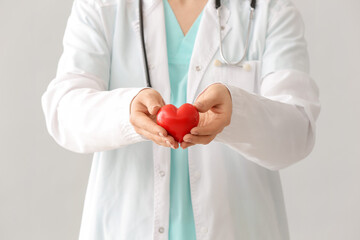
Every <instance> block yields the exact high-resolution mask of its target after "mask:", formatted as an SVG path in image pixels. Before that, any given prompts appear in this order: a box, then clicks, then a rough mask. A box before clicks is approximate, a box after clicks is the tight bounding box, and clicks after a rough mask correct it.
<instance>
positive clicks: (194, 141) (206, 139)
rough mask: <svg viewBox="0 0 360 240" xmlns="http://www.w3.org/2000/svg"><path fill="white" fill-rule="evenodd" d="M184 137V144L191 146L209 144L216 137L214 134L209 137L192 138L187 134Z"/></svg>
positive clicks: (192, 136)
mask: <svg viewBox="0 0 360 240" xmlns="http://www.w3.org/2000/svg"><path fill="white" fill-rule="evenodd" d="M185 137H186V138H185ZM185 137H184V142H187V143H192V144H204V145H206V144H209V143H210V142H211V141H212V140H214V138H215V137H216V134H214V135H209V136H194V135H191V134H188V135H186V136H185Z"/></svg>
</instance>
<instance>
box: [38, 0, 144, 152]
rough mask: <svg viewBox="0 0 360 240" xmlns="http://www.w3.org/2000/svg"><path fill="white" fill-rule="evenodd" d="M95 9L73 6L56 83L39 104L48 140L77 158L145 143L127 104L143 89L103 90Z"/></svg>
mask: <svg viewBox="0 0 360 240" xmlns="http://www.w3.org/2000/svg"><path fill="white" fill-rule="evenodd" d="M93 2H95V1H93ZM96 8H97V6H96V5H95V3H91V1H85V0H75V1H74V4H73V8H72V12H71V15H70V17H69V19H68V22H67V27H66V30H65V35H64V39H63V46H64V51H63V54H62V56H61V58H60V60H59V65H58V70H57V74H56V77H55V79H53V80H52V81H51V82H50V84H49V85H48V87H47V89H46V91H45V92H44V93H43V95H42V98H41V102H42V108H43V112H44V115H45V120H46V126H47V130H48V132H49V133H50V135H51V136H52V137H53V138H54V140H55V141H56V142H57V143H58V144H59V145H60V146H62V147H64V148H66V149H68V150H70V151H73V152H78V153H93V152H99V151H106V150H111V149H115V148H119V147H121V146H125V145H128V144H133V143H137V142H140V141H144V140H146V139H145V138H143V137H142V136H141V135H139V134H137V133H136V132H135V130H134V128H133V127H132V125H131V124H130V122H129V110H130V109H129V108H130V103H131V101H132V99H133V98H134V97H135V96H136V95H137V94H138V93H139V91H140V90H142V89H143V88H118V89H114V90H111V91H109V90H108V80H109V72H110V71H109V70H110V50H109V49H110V47H109V44H108V43H107V40H106V35H105V34H104V28H103V26H102V22H101V17H100V16H99V11H97V9H96Z"/></svg>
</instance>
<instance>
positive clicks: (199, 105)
mask: <svg viewBox="0 0 360 240" xmlns="http://www.w3.org/2000/svg"><path fill="white" fill-rule="evenodd" d="M194 107H196V109H197V110H198V111H199V112H201V113H204V112H207V111H209V110H210V108H212V107H213V103H212V101H209V99H205V98H204V97H201V96H200V97H199V98H198V99H197V100H196V102H195V103H194Z"/></svg>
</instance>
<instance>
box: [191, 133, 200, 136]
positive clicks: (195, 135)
mask: <svg viewBox="0 0 360 240" xmlns="http://www.w3.org/2000/svg"><path fill="white" fill-rule="evenodd" d="M191 134H192V135H195V136H197V135H199V133H198V132H192V133H191Z"/></svg>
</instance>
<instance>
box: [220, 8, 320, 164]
mask: <svg viewBox="0 0 360 240" xmlns="http://www.w3.org/2000/svg"><path fill="white" fill-rule="evenodd" d="M277 2H285V1H277ZM273 9H274V10H273V13H271V14H272V15H271V14H270V16H271V18H270V22H269V25H268V30H267V37H266V46H265V51H264V54H263V65H262V71H261V72H262V73H261V74H262V76H263V77H262V78H261V80H262V82H261V84H260V90H259V94H255V93H249V92H247V91H245V90H243V89H241V88H238V87H235V86H232V85H228V84H226V86H227V87H228V89H229V91H230V93H231V97H232V103H233V111H232V117H231V123H230V125H229V126H227V127H225V128H224V130H223V131H222V132H221V133H220V134H218V136H217V137H216V138H215V140H216V141H220V142H223V143H225V144H227V145H228V146H230V147H231V148H233V149H235V150H236V151H238V152H239V153H241V154H242V155H243V156H245V157H246V158H247V159H249V160H251V161H253V162H255V163H257V164H259V165H261V166H263V167H265V168H267V169H270V170H279V169H282V168H285V167H287V166H290V165H291V164H294V163H296V162H298V161H299V160H301V159H304V158H305V157H306V156H307V155H308V154H309V153H310V152H311V151H312V149H313V147H314V143H315V132H316V124H315V122H316V120H317V118H318V115H319V112H320V103H319V90H318V87H317V85H316V83H315V82H314V81H313V79H312V78H311V77H310V76H309V73H308V53H307V48H306V42H305V39H304V28H303V22H302V19H301V17H300V15H299V13H298V11H297V10H296V9H295V8H294V6H293V5H292V4H291V3H289V2H287V3H286V4H283V5H282V6H281V7H278V8H273Z"/></svg>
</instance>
